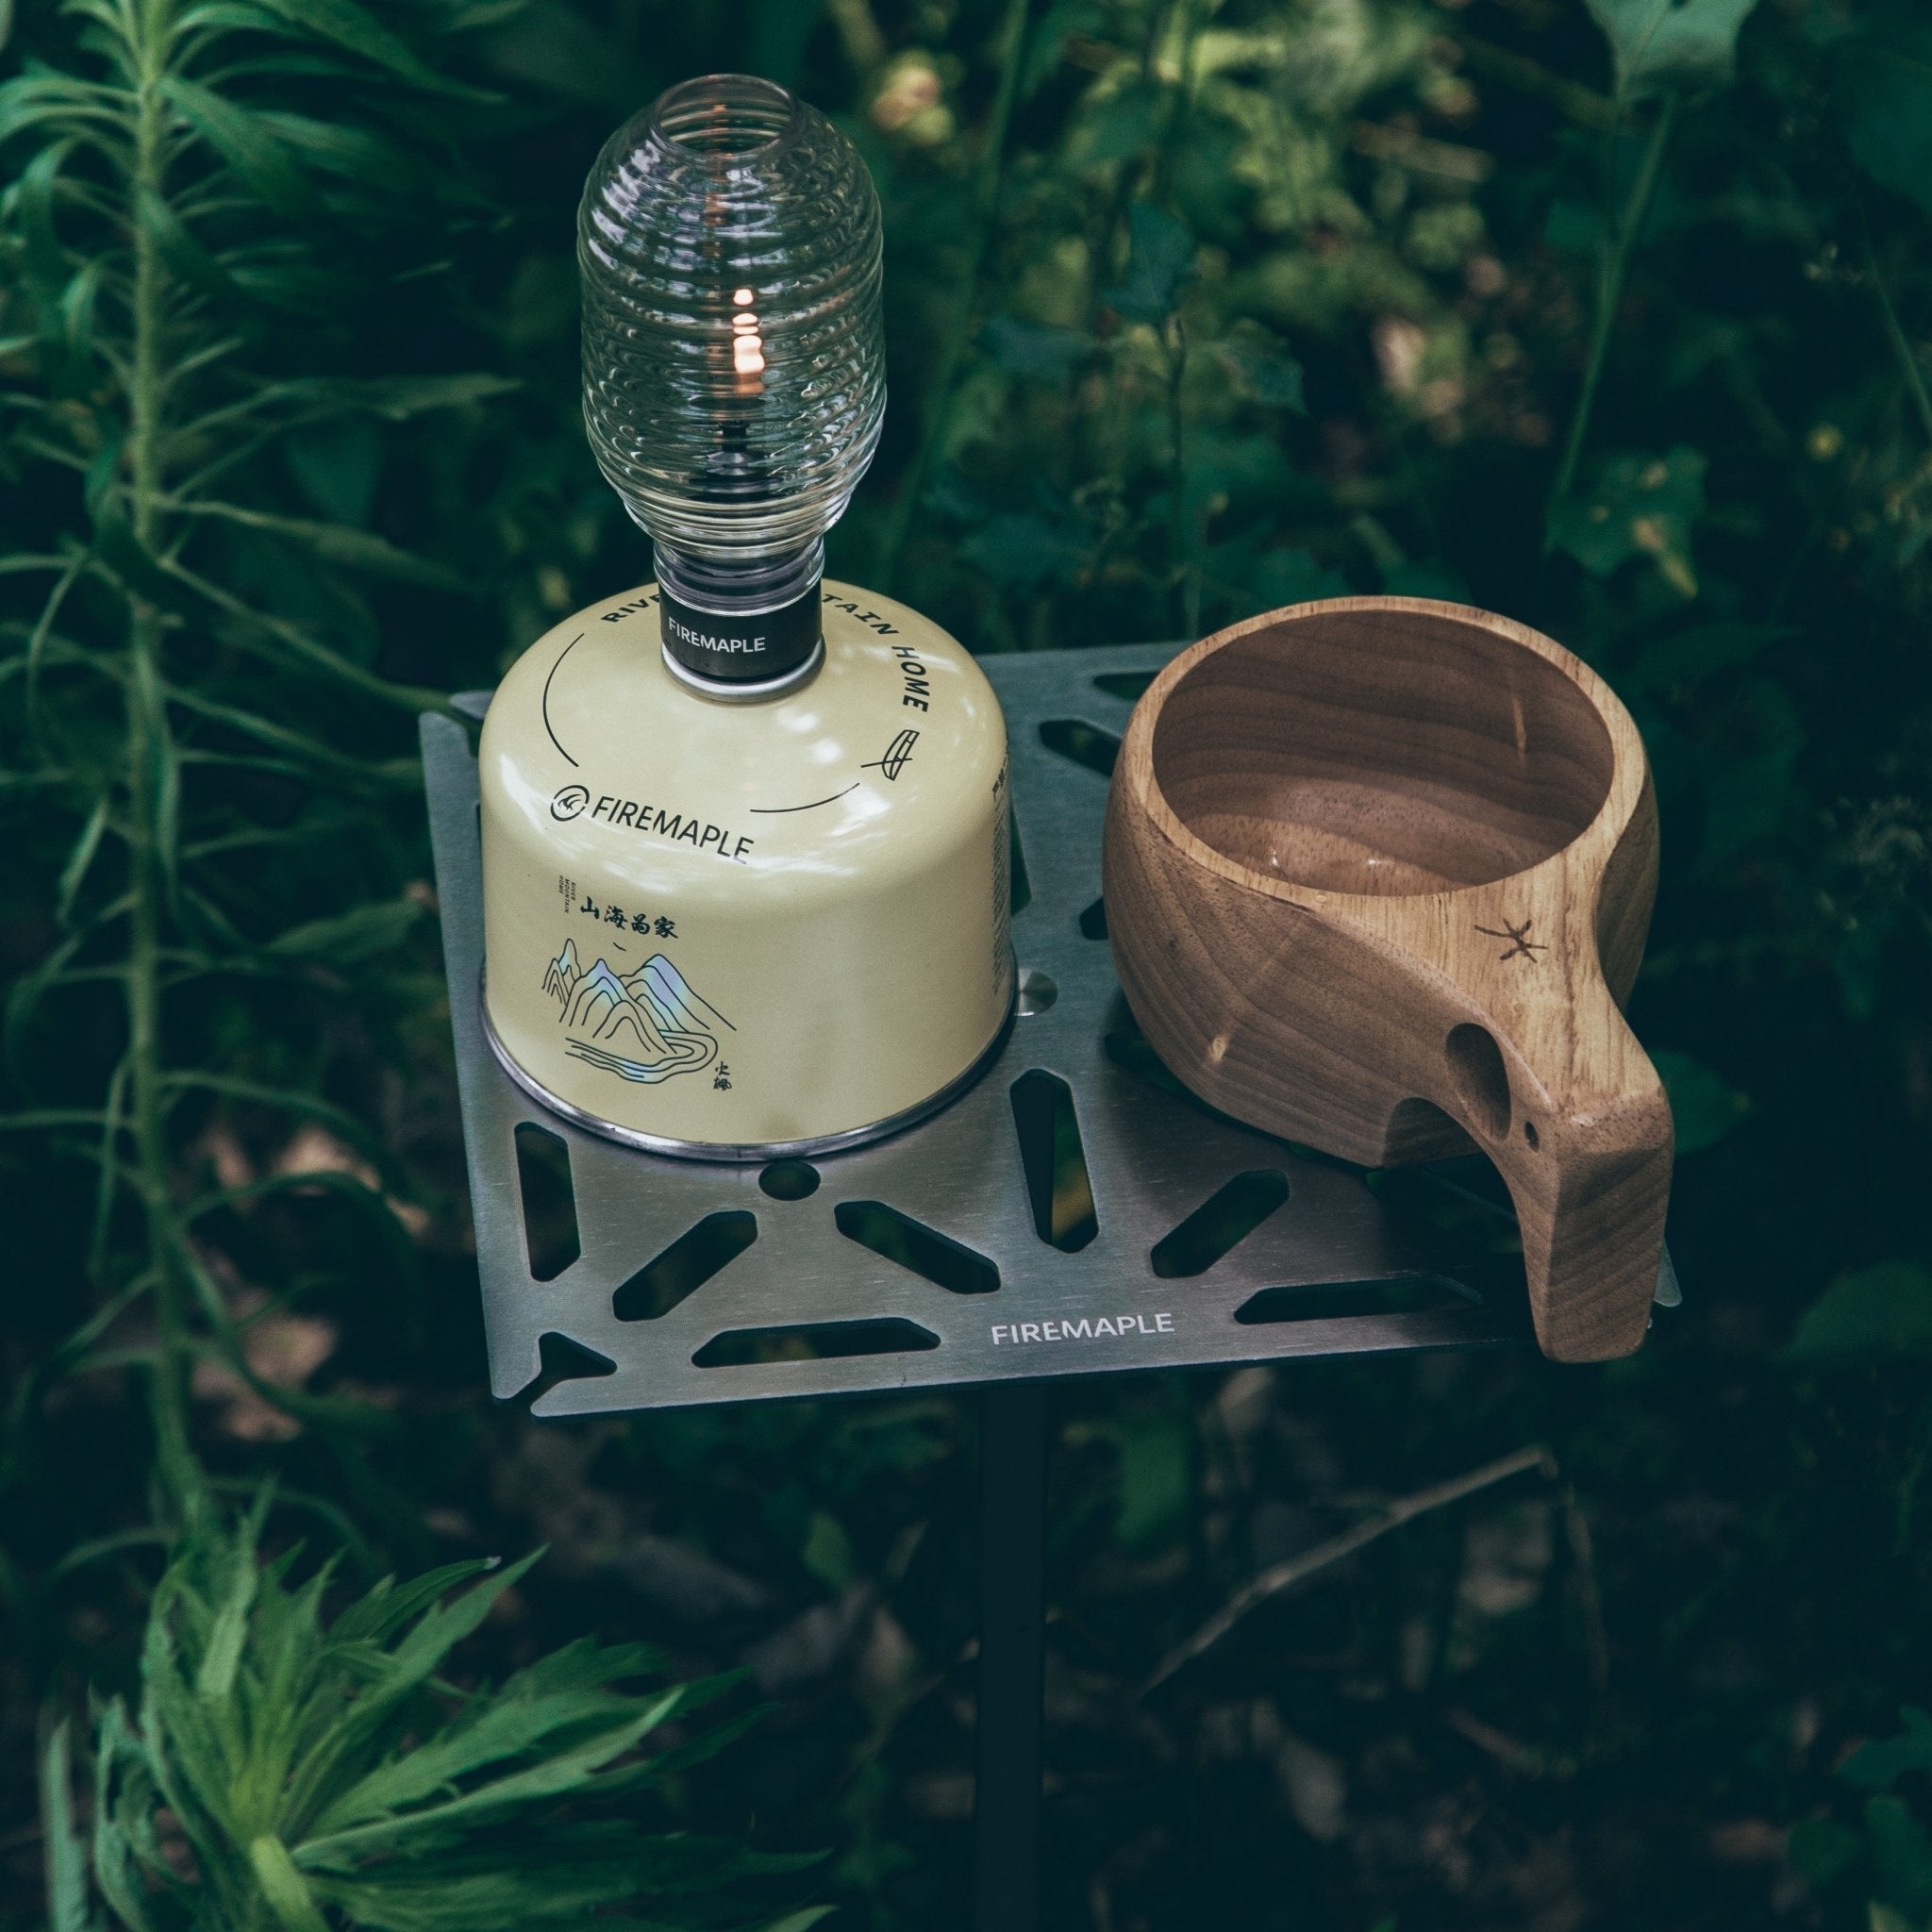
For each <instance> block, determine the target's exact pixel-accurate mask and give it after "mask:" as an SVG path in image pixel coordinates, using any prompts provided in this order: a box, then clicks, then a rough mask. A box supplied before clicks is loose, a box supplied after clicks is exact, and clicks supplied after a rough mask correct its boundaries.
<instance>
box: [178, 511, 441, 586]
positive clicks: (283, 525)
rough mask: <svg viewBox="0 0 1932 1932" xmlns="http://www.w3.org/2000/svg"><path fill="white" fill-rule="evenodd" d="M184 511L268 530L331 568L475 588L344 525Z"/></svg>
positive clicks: (242, 513)
mask: <svg viewBox="0 0 1932 1932" xmlns="http://www.w3.org/2000/svg"><path fill="white" fill-rule="evenodd" d="M180 508H182V509H183V510H185V511H186V512H188V513H189V514H191V515H192V516H200V517H217V518H220V519H221V520H222V521H223V522H225V523H231V524H244V525H247V526H248V527H249V528H250V529H252V530H267V531H270V532H272V533H273V534H274V535H275V536H277V537H286V538H289V539H290V540H291V541H294V542H297V543H300V544H301V545H302V546H303V547H304V548H305V549H308V550H312V551H314V553H315V554H316V556H318V557H320V558H323V559H324V561H325V562H328V563H340V564H343V565H346V566H347V567H348V568H349V569H351V570H360V571H367V572H368V573H369V574H370V575H372V576H381V577H391V578H393V579H394V580H395V581H396V582H398V583H405V584H421V585H423V586H424V587H425V589H427V590H432V591H454V592H465V591H474V590H475V583H474V582H473V581H472V580H471V579H470V578H467V577H464V576H463V575H460V574H459V573H458V572H456V571H453V570H451V569H449V568H448V567H447V566H446V565H444V564H441V563H434V562H432V561H431V560H430V559H429V558H426V557H416V556H413V555H412V554H411V553H410V552H408V551H407V550H398V549H397V548H396V546H395V545H394V544H393V543H391V542H390V541H387V540H386V539H385V538H382V537H378V536H375V534H374V533H373V532H371V531H368V530H355V529H351V528H349V527H348V526H347V525H343V524H319V523H312V522H310V521H309V520H308V518H306V517H284V516H276V515H275V514H273V513H272V512H270V511H268V510H258V509H248V508H244V507H243V506H242V505H241V504H238V503H211V502H204V503H184V504H182V505H181V506H180Z"/></svg>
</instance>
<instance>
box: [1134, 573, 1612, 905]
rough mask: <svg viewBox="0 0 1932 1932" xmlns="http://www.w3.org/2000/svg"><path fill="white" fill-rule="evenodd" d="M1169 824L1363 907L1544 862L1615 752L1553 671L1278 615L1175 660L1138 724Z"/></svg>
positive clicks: (1366, 612) (1378, 625)
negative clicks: (1148, 730)
mask: <svg viewBox="0 0 1932 1932" xmlns="http://www.w3.org/2000/svg"><path fill="white" fill-rule="evenodd" d="M1152 756H1153V764H1154V776H1155V781H1156V783H1157V784H1158V788H1159V790H1160V792H1161V794H1162V795H1163V796H1164V797H1165V799H1166V800H1167V803H1168V805H1169V807H1170V808H1172V809H1173V811H1174V814H1175V815H1176V816H1177V817H1178V818H1179V820H1180V821H1181V823H1182V824H1183V825H1185V826H1186V827H1187V829H1188V830H1189V831H1190V832H1191V833H1192V834H1193V835H1194V837H1195V838H1197V839H1199V840H1200V841H1202V842H1203V843H1204V844H1206V845H1208V846H1209V847H1211V848H1212V849H1213V850H1214V851H1216V852H1218V853H1220V854H1221V855H1222V856H1223V857H1224V858H1228V859H1231V860H1232V861H1233V862H1234V863H1235V864H1237V865H1239V866H1241V867H1242V868H1243V869H1244V870H1246V871H1248V872H1250V873H1253V874H1257V875H1259V876H1260V877H1262V878H1265V879H1271V880H1276V881H1279V882H1282V883H1286V884H1292V885H1298V886H1305V887H1313V888H1317V889H1319V890H1321V891H1330V892H1352V893H1357V894H1363V895H1371V896H1375V897H1401V896H1407V895H1409V894H1414V893H1423V892H1441V891H1451V890H1454V889H1456V888H1458V887H1463V886H1477V885H1485V884H1488V883H1490V882H1491V881H1492V880H1495V879H1501V878H1507V877H1508V876H1509V875H1510V874H1514V873H1520V872H1525V871H1527V870H1528V869H1529V868H1530V867H1531V866H1534V865H1537V864H1539V863H1541V861H1542V860H1543V859H1546V858H1552V857H1553V856H1554V855H1555V854H1557V853H1558V852H1560V851H1561V850H1562V849H1563V848H1564V847H1565V846H1566V845H1569V844H1571V843H1572V842H1573V841H1574V840H1576V839H1577V838H1578V837H1580V836H1581V834H1582V833H1583V832H1585V831H1586V830H1587V829H1588V828H1589V826H1590V825H1591V823H1592V822H1593V821H1594V820H1595V818H1596V816H1597V814H1598V813H1599V812H1600V811H1601V810H1602V809H1603V807H1604V804H1605V801H1606V800H1607V798H1608V796H1609V791H1610V784H1611V780H1612V776H1613V767H1614V753H1613V751H1612V748H1611V742H1610V734H1609V730H1608V728H1607V725H1606V724H1605V722H1604V720H1603V718H1602V717H1601V716H1600V715H1599V714H1598V711H1597V708H1596V707H1595V706H1594V704H1592V703H1591V699H1590V698H1589V697H1588V696H1587V695H1586V694H1585V692H1584V691H1582V690H1581V689H1579V687H1578V686H1577V685H1576V684H1575V683H1574V681H1573V680H1572V679H1571V678H1570V677H1568V676H1567V675H1565V674H1564V672H1563V670H1562V669H1561V668H1560V667H1559V666H1558V665H1557V664H1554V663H1552V662H1551V661H1550V660H1549V659H1548V658H1543V657H1541V656H1540V655H1539V654H1538V653H1537V652H1535V651H1534V650H1531V649H1530V648H1529V647H1528V646H1527V645H1525V644H1523V643H1520V642H1518V641H1516V640H1515V639H1514V638H1511V637H1509V636H1507V635H1506V634H1504V633H1503V632H1501V631H1497V630H1492V629H1491V628H1489V627H1488V626H1487V625H1482V624H1479V623H1474V622H1471V621H1470V620H1468V619H1464V618H1459V617H1456V616H1452V615H1449V614H1447V613H1446V612H1434V611H1417V610H1410V609H1403V608H1356V609H1338V610H1311V611H1308V612H1306V613H1290V614H1287V615H1284V616H1283V617H1282V619H1281V620H1280V621H1279V622H1277V623H1274V624H1272V625H1262V626H1261V627H1260V628H1258V629H1256V630H1252V631H1249V632H1247V633H1246V634H1245V635H1243V636H1241V637H1237V638H1233V639H1231V640H1229V641H1227V642H1226V643H1224V644H1223V645H1222V646H1221V647H1220V648H1219V649H1217V650H1213V651H1209V652H1208V653H1207V654H1206V655H1205V656H1203V657H1202V658H1200V659H1199V661H1198V662H1196V663H1195V664H1194V665H1192V666H1191V668H1190V669H1189V670H1188V671H1187V672H1186V673H1185V674H1184V675H1182V676H1181V678H1180V679H1179V681H1178V682H1177V683H1175V684H1174V687H1173V689H1172V690H1170V691H1168V693H1167V695H1166V699H1165V701H1164V703H1163V704H1162V706H1161V708H1160V711H1159V714H1158V717H1157V719H1156V721H1155V725H1154V733H1153V747H1152Z"/></svg>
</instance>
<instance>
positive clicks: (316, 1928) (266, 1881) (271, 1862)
mask: <svg viewBox="0 0 1932 1932" xmlns="http://www.w3.org/2000/svg"><path fill="white" fill-rule="evenodd" d="M248 1862H249V1863H250V1864H251V1865H252V1866H253V1867H254V1868H255V1875H256V1877H257V1878H258V1879H259V1880H260V1881H261V1895H262V1896H263V1897H264V1898H265V1899H267V1900H268V1902H269V1907H270V1909H271V1910H273V1911H274V1913H275V1919H276V1922H277V1923H278V1924H280V1925H281V1927H282V1932H329V1923H328V1921H327V1920H326V1919H325V1918H324V1917H323V1915H322V1912H321V1910H320V1909H319V1908H318V1907H317V1906H316V1903H315V1900H314V1898H313V1897H312V1896H311V1894H310V1892H309V1890H308V1882H307V1881H306V1880H305V1879H304V1878H303V1876H302V1874H301V1873H300V1872H298V1871H297V1870H296V1869H295V1866H294V1862H293V1860H291V1858H290V1857H289V1848H288V1847H287V1846H286V1845H285V1844H283V1842H282V1841H281V1840H280V1839H278V1838H276V1837H275V1836H274V1834H273V1833H268V1834H264V1835H263V1836H262V1837H260V1838H258V1839H255V1840H251V1841H250V1843H249V1846H248Z"/></svg>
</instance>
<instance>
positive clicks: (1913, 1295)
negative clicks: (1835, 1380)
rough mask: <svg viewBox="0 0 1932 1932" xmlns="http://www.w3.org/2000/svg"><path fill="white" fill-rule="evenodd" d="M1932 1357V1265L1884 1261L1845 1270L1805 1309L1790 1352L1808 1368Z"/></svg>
mask: <svg viewBox="0 0 1932 1932" xmlns="http://www.w3.org/2000/svg"><path fill="white" fill-rule="evenodd" d="M1926 1357H1932V1268H1927V1267H1926V1266H1925V1265H1924V1263H1923V1262H1919V1261H1880V1262H1879V1263H1878V1264H1877V1265H1876V1266H1875V1267H1872V1268H1863V1269H1859V1270H1858V1271H1857V1273H1855V1274H1840V1276H1839V1278H1838V1279H1837V1280H1836V1281H1834V1282H1833V1283H1832V1284H1831V1286H1830V1287H1829V1288H1827V1289H1826V1290H1825V1291H1824V1294H1823V1295H1821V1296H1820V1297H1819V1298H1818V1300H1817V1301H1816V1302H1814V1303H1813V1304H1812V1305H1811V1307H1809V1308H1807V1310H1806V1311H1805V1316H1804V1319H1803V1320H1802V1321H1801V1322H1800V1323H1799V1324H1798V1328H1797V1332H1796V1333H1795V1334H1794V1335H1793V1336H1792V1337H1791V1339H1790V1341H1789V1342H1788V1343H1787V1344H1786V1345H1785V1351H1784V1358H1785V1359H1786V1360H1787V1361H1789V1362H1795V1363H1798V1364H1800V1365H1802V1366H1804V1367H1807V1368H1840V1367H1852V1366H1857V1365H1859V1364H1863V1363H1868V1362H1886V1361H1923V1360H1924V1359H1925V1358H1926Z"/></svg>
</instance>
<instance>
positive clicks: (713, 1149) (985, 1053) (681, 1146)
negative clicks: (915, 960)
mask: <svg viewBox="0 0 1932 1932" xmlns="http://www.w3.org/2000/svg"><path fill="white" fill-rule="evenodd" d="M1019 999H1020V975H1019V973H1018V971H1017V970H1016V971H1015V972H1014V974H1013V991H1012V995H1011V997H1010V998H1009V999H1008V1002H1007V1010H1006V1014H1005V1017H1004V1018H1002V1020H1001V1021H1000V1024H998V1025H997V1026H996V1027H994V1028H993V1034H992V1038H991V1040H989V1041H987V1043H986V1045H985V1046H984V1047H982V1048H981V1049H980V1051H979V1052H978V1053H977V1054H975V1055H974V1058H973V1061H972V1064H971V1065H970V1066H968V1067H967V1069H966V1071H965V1072H964V1073H962V1074H955V1075H954V1077H953V1078H952V1079H950V1080H948V1081H947V1082H946V1084H945V1085H944V1086H943V1087H941V1089H940V1090H939V1091H938V1092H936V1093H931V1094H928V1095H927V1096H926V1097H925V1099H924V1100H920V1101H915V1102H914V1103H913V1105H912V1106H910V1107H908V1108H903V1109H902V1110H901V1111H899V1112H898V1113H895V1114H889V1115H888V1116H887V1117H886V1118H885V1119H884V1120H880V1121H873V1122H871V1123H869V1124H867V1125H865V1126H862V1127H847V1128H846V1129H845V1130H844V1131H843V1132H842V1133H838V1134H823V1135H820V1136H819V1137H818V1138H817V1139H815V1140H808V1141H674V1140H671V1139H669V1138H668V1137H667V1136H665V1135H662V1134H645V1133H641V1132H640V1131H639V1130H638V1129H637V1128H635V1127H623V1126H619V1125H618V1124H617V1123H616V1122H615V1121H607V1120H605V1119H604V1118H603V1116H602V1115H600V1114H594V1113H591V1112H590V1111H589V1110H588V1109H587V1108H581V1107H577V1106H575V1104H573V1103H572V1102H571V1101H568V1100H565V1099H563V1098H561V1097H560V1096H559V1095H558V1094H555V1093H553V1092H551V1091H550V1090H549V1088H547V1087H545V1086H544V1085H543V1083H542V1082H541V1080H538V1079H536V1078H534V1077H533V1076H532V1075H531V1074H527V1073H525V1070H524V1069H523V1068H522V1067H520V1066H519V1065H518V1064H517V1063H516V1061H515V1060H514V1059H512V1058H510V1052H509V1049H508V1047H507V1046H505V1045H504V1043H503V1041H501V1040H499V1039H498V1038H497V1037H496V1028H495V1027H494V1026H493V1025H492V1024H491V1019H490V1002H489V1001H488V1000H487V999H486V998H485V997H484V984H483V978H482V975H481V974H478V976H477V982H476V1011H477V1015H478V1017H479V1018H480V1019H481V1020H482V1022H483V1038H484V1039H485V1040H486V1041H489V1042H490V1051H491V1053H493V1054H494V1055H495V1056H496V1063H497V1065H498V1066H500V1067H501V1068H502V1069H503V1071H504V1072H505V1073H506V1074H508V1075H509V1077H510V1078H511V1079H512V1080H513V1081H514V1082H515V1083H516V1084H517V1085H518V1086H519V1087H521V1088H522V1089H523V1091H525V1093H527V1094H528V1095H529V1096H530V1098H531V1099H532V1100H534V1101H536V1102H537V1104H538V1105H539V1106H540V1107H542V1108H546V1109H547V1110H548V1111H550V1112H551V1113H554V1114H557V1115H559V1116H560V1117H561V1118H562V1119H564V1120H566V1121H568V1122H569V1123H570V1124H571V1125H572V1126H574V1127H582V1128H583V1129H584V1131H585V1132H586V1133H591V1134H596V1135H598V1136H599V1137H600V1138H602V1139H603V1140H606V1141H616V1142H617V1143H618V1145H619V1146H622V1147H629V1148H631V1149H633V1150H634V1151H635V1152H637V1153H639V1154H661V1155H665V1156H667V1157H669V1158H671V1159H674V1160H703V1161H711V1162H729V1163H733V1164H736V1165H748V1164H749V1163H751V1162H753V1161H767V1160H809V1159H812V1158H814V1157H815V1156H818V1155H823V1154H842V1153H844V1152H845V1151H846V1150H847V1149H848V1148H852V1147H860V1146H863V1145H865V1144H866V1143H867V1142H868V1141H882V1140H884V1139H885V1138H886V1136H887V1135H889V1134H896V1133H898V1132H899V1131H900V1130H901V1129H902V1128H905V1127H910V1126H916V1125H917V1124H919V1123H920V1122H921V1121H923V1120H924V1119H925V1118H926V1117H927V1116H928V1115H929V1114H935V1113H937V1112H939V1110H940V1108H942V1107H945V1106H947V1105H948V1104H949V1103H951V1102H952V1101H954V1100H956V1099H958V1096H959V1095H960V1094H962V1093H963V1092H965V1091H966V1090H967V1088H969V1087H970V1086H972V1085H973V1083H974V1081H975V1080H976V1079H978V1078H979V1076H980V1074H983V1073H985V1072H986V1070H987V1068H988V1067H989V1066H991V1064H992V1062H993V1060H994V1059H995V1058H997V1057H998V1055H999V1051H1000V1049H1001V1047H1003V1046H1004V1045H1005V1044H1006V1041H1007V1035H1008V1033H1009V1032H1010V1031H1011V1030H1012V1025H1013V1016H1014V1015H1015V1013H1016V1012H1017V1011H1018V1010H1019Z"/></svg>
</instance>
